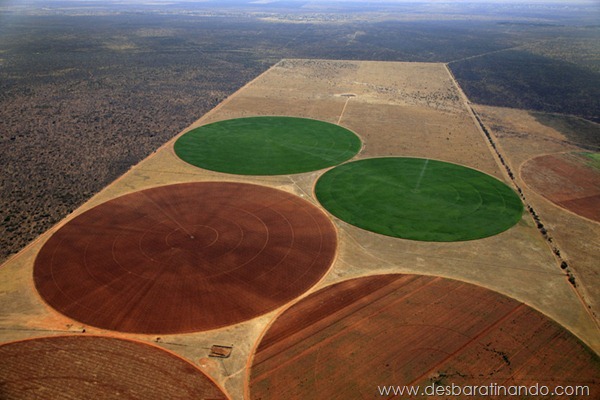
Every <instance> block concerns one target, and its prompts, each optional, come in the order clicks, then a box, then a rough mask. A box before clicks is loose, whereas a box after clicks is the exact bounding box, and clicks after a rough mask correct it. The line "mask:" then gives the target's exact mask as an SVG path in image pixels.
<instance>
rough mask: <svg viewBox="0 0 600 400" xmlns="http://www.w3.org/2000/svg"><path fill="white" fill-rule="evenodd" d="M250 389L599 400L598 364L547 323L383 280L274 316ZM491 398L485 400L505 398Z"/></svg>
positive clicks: (490, 297)
mask: <svg viewBox="0 0 600 400" xmlns="http://www.w3.org/2000/svg"><path fill="white" fill-rule="evenodd" d="M248 382H249V398H250V399H262V400H267V399H312V398H319V399H357V398H360V399H380V398H386V399H388V398H409V397H410V398H427V397H428V396H424V395H419V396H407V395H406V393H405V396H398V394H396V395H394V393H393V392H391V393H390V392H386V390H389V389H390V388H391V387H398V386H399V387H402V386H404V385H406V386H409V385H411V386H413V387H417V386H419V387H420V393H423V391H425V390H426V389H425V388H426V387H429V388H430V389H432V388H431V386H432V385H435V386H438V387H442V389H444V388H443V387H444V386H445V387H451V386H452V385H455V387H462V388H467V387H468V386H470V387H473V386H485V387H487V388H488V389H489V388H490V386H492V385H494V384H496V385H497V386H500V385H502V386H505V387H510V386H527V387H530V386H531V387H533V386H534V385H536V384H537V385H538V386H542V385H544V386H547V387H548V390H549V391H553V390H554V389H555V388H556V387H557V386H559V385H560V386H565V385H572V386H573V387H575V386H587V387H588V389H589V398H599V396H600V359H599V358H598V356H597V355H596V354H594V353H593V351H592V350H590V349H589V348H588V347H586V346H585V345H584V344H583V343H581V342H580V341H579V340H578V339H577V338H576V337H575V336H573V335H572V334H571V333H570V332H568V331H567V330H565V329H564V328H562V327H561V326H560V325H558V324H557V323H555V322H554V321H552V320H550V319H548V318H547V317H546V316H544V315H543V314H541V313H539V312H537V311H535V310H533V309H532V308H530V307H528V306H526V305H525V304H523V303H520V302H518V301H515V300H513V299H510V298H507V297H505V296H503V295H500V294H498V293H495V292H492V291H490V290H487V289H484V288H482V287H478V286H475V285H471V284H468V283H464V282H459V281H455V280H451V279H445V278H439V277H432V276H418V275H380V276H370V277H365V278H358V279H351V280H349V281H344V282H341V283H337V284H335V285H332V286H328V287H325V288H323V289H321V290H319V291H317V292H315V293H313V294H311V295H309V296H307V297H305V298H303V299H302V300H300V301H299V302H298V303H295V304H294V305H293V306H291V307H290V308H288V309H287V310H286V311H284V312H283V313H282V314H281V315H279V316H278V317H277V319H276V320H275V321H274V322H273V324H272V325H271V326H270V327H269V328H268V330H267V331H266V333H265V334H264V336H263V337H262V339H261V340H260V343H259V344H258V347H257V348H256V351H255V354H254V358H253V360H252V364H251V367H250V371H249V380H248ZM392 390H393V389H392ZM490 390H491V389H490ZM496 393H497V395H496V396H493V395H492V394H494V392H491V391H490V392H488V395H490V397H491V398H508V397H512V396H509V395H507V394H506V393H503V392H496ZM509 393H510V392H509ZM540 393H541V392H540ZM429 394H430V395H431V394H432V393H431V392H430V393H429ZM442 394H445V395H442V396H440V397H442V398H453V399H454V398H457V399H462V398H469V397H471V396H469V395H468V393H466V392H465V393H462V396H461V395H450V393H442ZM455 394H457V393H456V392H455ZM474 394H475V395H474V396H473V397H474V398H479V399H481V398H486V397H488V396H486V395H485V393H482V392H475V393H474ZM477 394H479V395H477ZM503 394H504V395H503ZM430 397H431V396H430ZM433 397H435V396H433ZM541 397H543V398H546V396H526V395H521V396H516V395H515V398H541ZM576 397H577V396H576ZM587 397H588V396H580V397H577V398H587Z"/></svg>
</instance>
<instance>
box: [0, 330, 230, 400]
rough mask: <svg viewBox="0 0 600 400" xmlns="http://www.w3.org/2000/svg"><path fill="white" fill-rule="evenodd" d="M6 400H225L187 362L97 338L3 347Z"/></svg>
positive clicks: (1, 380) (0, 366)
mask: <svg viewBox="0 0 600 400" xmlns="http://www.w3.org/2000/svg"><path fill="white" fill-rule="evenodd" d="M0 360H2V362H0V398H2V399H19V400H24V399H117V398H119V399H121V398H122V399H140V400H150V399H157V400H163V399H181V400H188V399H227V396H226V395H225V394H224V393H223V392H222V391H221V389H219V387H218V386H217V385H216V384H215V383H214V382H213V381H212V380H210V379H209V378H208V377H207V376H206V375H204V374H203V373H202V372H201V371H200V370H198V369H197V368H195V367H194V366H193V365H192V364H190V363H188V362H187V361H184V360H183V359H181V358H179V357H177V356H175V355H173V354H171V353H168V352H166V351H164V350H161V349H159V348H157V347H154V346H150V345H146V344H142V343H138V342H132V341H127V340H121V339H112V338H105V337H94V336H91V337H90V336H68V337H48V338H42V339H33V340H26V341H22V342H14V343H9V344H5V345H2V346H0Z"/></svg>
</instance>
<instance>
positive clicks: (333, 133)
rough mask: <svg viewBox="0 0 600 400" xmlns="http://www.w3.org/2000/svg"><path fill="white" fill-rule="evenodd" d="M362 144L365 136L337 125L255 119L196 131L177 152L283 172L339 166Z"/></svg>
mask: <svg viewBox="0 0 600 400" xmlns="http://www.w3.org/2000/svg"><path fill="white" fill-rule="evenodd" d="M360 147H361V142H360V139H359V138H358V137H357V136H356V135H355V134H354V133H352V132H351V131H349V130H347V129H345V128H342V127H340V126H338V125H334V124H330V123H327V122H322V121H316V120H311V119H304V118H292V117H251V118H239V119H232V120H226V121H220V122H215V123H213V124H209V125H204V126H201V127H199V128H196V129H194V130H191V131H190V132H188V133H186V134H185V135H183V136H182V137H180V138H179V139H178V140H177V142H175V153H177V155H178V156H179V157H180V158H181V159H182V160H184V161H186V162H188V163H190V164H192V165H195V166H197V167H201V168H205V169H209V170H213V171H219V172H227V173H231V174H240V175H283V174H297V173H301V172H308V171H315V170H319V169H322V168H326V167H330V166H333V165H337V164H339V163H341V162H343V161H346V160H348V159H350V158H352V157H353V156H354V155H355V154H356V153H358V151H359V150H360Z"/></svg>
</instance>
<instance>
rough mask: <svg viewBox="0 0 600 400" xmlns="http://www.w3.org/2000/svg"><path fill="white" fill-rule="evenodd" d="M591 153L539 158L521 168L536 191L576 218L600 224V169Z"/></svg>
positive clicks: (563, 154) (523, 175)
mask: <svg viewBox="0 0 600 400" xmlns="http://www.w3.org/2000/svg"><path fill="white" fill-rule="evenodd" d="M593 156H594V154H591V153H583V154H581V153H579V154H577V153H561V154H550V155H547V156H540V157H536V158H534V159H532V160H529V161H527V162H526V163H525V164H523V166H522V167H521V176H522V178H523V180H524V181H525V183H526V184H527V185H528V186H529V187H531V188H532V189H533V190H535V191H536V192H538V193H539V194H541V195H542V196H544V197H546V198H547V199H548V200H550V201H551V202H553V203H555V204H556V205H559V206H561V207H563V208H565V209H567V210H569V211H572V212H574V213H575V214H578V215H581V216H584V217H586V218H589V219H591V220H594V221H596V222H600V167H599V166H598V165H596V164H598V163H599V162H598V161H597V160H595V159H594V157H593Z"/></svg>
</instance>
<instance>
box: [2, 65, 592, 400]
mask: <svg viewBox="0 0 600 400" xmlns="http://www.w3.org/2000/svg"><path fill="white" fill-rule="evenodd" d="M348 93H352V94H354V95H355V96H354V97H348V96H343V95H344V94H348ZM465 101H466V100H465V99H464V98H463V97H462V94H461V92H460V91H459V90H458V88H457V86H456V85H455V84H454V82H453V80H452V77H451V76H450V74H449V72H448V70H447V69H446V68H445V66H444V65H442V64H426V63H396V62H381V63H379V62H355V61H326V60H284V61H283V62H281V63H279V64H277V65H275V66H274V67H272V68H271V69H269V70H268V71H267V72H266V73H264V74H262V75H260V76H259V77H258V78H256V79H255V80H253V81H251V82H249V83H248V84H247V85H246V86H244V87H243V88H242V89H241V90H239V91H238V92H236V93H235V94H234V95H233V96H231V97H229V98H228V99H227V100H225V101H223V102H222V103H220V104H219V105H218V106H217V107H216V108H215V109H213V110H212V111H211V112H209V113H208V114H207V115H205V116H204V117H202V118H201V119H199V120H198V121H196V122H195V123H194V124H192V126H190V127H189V128H188V129H191V128H192V127H197V126H200V125H203V124H206V123H210V122H214V121H219V120H224V119H228V118H237V117H243V116H256V115H290V116H295V117H305V118H314V119H319V120H322V121H327V122H331V123H339V124H340V125H342V126H344V127H346V128H348V129H351V130H352V131H354V132H355V133H357V134H358V135H359V136H360V137H361V139H362V140H363V143H364V147H363V149H362V151H361V152H360V153H359V154H358V155H357V156H356V157H355V159H360V158H366V157H380V156H388V155H395V156H405V157H426V158H434V159H440V160H443V161H448V162H454V163H457V164H461V165H464V166H467V167H470V168H475V169H478V170H480V171H483V172H486V173H488V174H490V175H493V176H495V177H497V178H499V179H501V180H503V181H504V182H506V183H508V184H512V180H511V179H509V177H508V175H507V174H506V172H505V170H504V167H503V166H502V165H501V164H500V162H499V161H498V160H497V159H496V158H495V155H494V152H493V151H492V148H491V147H490V145H489V144H488V143H487V139H486V137H485V135H484V134H483V133H482V132H481V131H480V130H479V129H478V125H477V124H476V121H475V119H474V118H473V117H471V115H470V114H469V112H468V109H467V107H466V102H465ZM478 111H481V110H480V109H479V108H478ZM480 115H481V116H482V118H483V119H484V122H485V123H486V125H487V126H493V127H494V132H496V130H495V127H496V125H493V124H488V122H489V121H490V120H489V118H488V116H489V114H488V113H486V114H485V115H483V113H480ZM523 115H524V116H526V117H527V118H529V119H527V121H526V124H525V125H523V126H518V127H514V129H513V130H511V132H514V133H511V135H514V136H515V138H516V140H515V141H514V146H513V145H512V144H511V146H510V147H508V146H506V147H505V144H506V143H505V142H504V141H503V139H504V138H502V139H501V140H502V142H501V145H502V150H503V152H504V154H505V160H507V162H509V163H510V165H511V167H512V170H513V171H518V170H519V168H518V166H519V165H520V164H521V163H522V162H525V161H527V160H528V159H530V158H532V157H535V156H538V155H541V154H548V153H556V152H564V151H575V150H577V148H576V147H570V148H568V149H566V150H565V148H564V145H565V143H564V136H562V135H561V134H560V133H558V132H556V131H554V130H553V129H551V128H549V127H545V126H543V125H541V124H537V125H535V126H538V127H540V129H542V130H543V131H542V132H541V133H538V132H534V133H533V134H530V133H523V132H527V130H526V129H525V128H526V127H527V126H532V125H529V124H530V122H531V121H533V122H535V119H534V118H533V117H529V116H528V114H527V113H526V112H521V114H518V115H515V114H510V115H508V117H507V119H506V120H504V119H503V120H502V121H500V120H499V121H498V126H505V124H506V123H507V121H508V122H511V123H519V124H520V122H521V121H523V118H524V117H523ZM500 124H502V125H500ZM511 129H512V128H511ZM184 132H185V131H184ZM184 132H182V133H181V134H183V133H184ZM533 135H535V140H526V141H525V142H523V141H522V140H523V138H527V137H528V136H533ZM174 140H175V139H173V140H171V141H169V142H168V143H166V144H165V145H163V146H162V147H161V148H159V149H158V150H157V151H156V153H154V154H153V155H151V156H150V157H148V158H147V159H145V160H144V161H142V162H141V163H139V164H138V165H136V166H134V167H133V168H131V170H130V171H129V172H127V173H126V174H125V175H123V176H122V177H121V178H119V179H118V180H116V181H115V182H113V183H112V184H111V185H109V186H107V187H106V188H105V189H104V190H102V191H101V192H100V193H98V194H97V195H96V196H94V197H92V199H91V200H90V201H88V202H86V203H85V204H84V205H82V206H81V207H79V208H78V209H76V210H75V211H74V212H73V214H72V215H70V216H68V217H67V218H66V219H65V220H64V221H62V222H61V223H59V225H58V226H57V227H55V228H53V229H51V230H50V231H48V232H47V233H45V234H43V235H41V236H40V237H39V238H38V240H36V241H35V242H34V243H32V244H31V245H30V246H29V247H27V248H26V249H24V250H23V251H21V252H20V253H18V254H17V255H16V256H15V257H14V258H12V259H10V260H9V261H8V262H6V263H5V264H3V266H2V269H0V278H1V279H0V327H1V328H2V329H0V341H2V342H7V341H13V340H19V339H24V338H32V337H39V336H47V335H52V334H56V333H59V332H64V333H70V334H80V332H81V331H82V330H83V329H86V331H87V333H93V334H98V335H120V336H124V337H127V338H134V339H138V340H142V341H148V342H156V343H157V344H158V345H159V346H161V347H164V348H166V349H169V350H171V351H174V352H176V353H177V354H179V355H181V356H182V357H185V358H186V359H187V360H190V361H191V362H193V363H194V364H195V365H197V366H198V368H200V369H201V370H202V371H204V372H206V373H207V374H209V375H210V376H211V377H212V378H214V379H215V381H216V382H218V383H219V384H220V385H221V386H222V387H224V388H225V389H226V390H227V392H228V394H229V395H230V396H231V397H232V398H235V399H242V398H244V390H245V387H246V384H247V381H248V376H247V372H248V367H249V363H248V362H249V360H250V359H251V358H252V354H253V353H254V350H255V349H256V346H257V344H258V343H259V341H260V338H261V337H262V336H263V335H264V332H265V331H266V329H267V327H268V326H270V324H272V323H275V324H276V323H277V322H274V321H275V319H276V317H277V315H278V314H279V313H281V312H282V309H283V308H285V307H289V306H290V305H291V303H293V302H294V301H295V300H292V299H291V298H290V299H289V300H287V302H286V304H280V308H277V309H275V310H273V311H271V312H269V313H267V314H263V315H260V316H257V317H255V318H253V319H252V320H249V321H246V322H240V323H237V324H235V325H231V326H227V327H222V328H219V329H213V330H210V331H203V332H199V333H187V334H169V335H160V336H158V335H150V334H141V333H138V334H133V333H126V334H125V333H123V334H119V333H116V332H113V331H107V330H106V329H101V328H95V327H93V326H90V325H86V324H83V323H81V322H77V321H76V320H73V319H72V318H69V317H67V316H64V315H62V314H60V313H59V312H57V311H56V310H54V309H52V308H51V307H49V306H47V305H46V303H45V302H44V300H43V299H42V298H41V297H40V296H39V295H38V294H37V292H36V290H35V287H34V284H33V279H32V276H33V265H34V263H35V258H36V256H37V253H38V252H39V251H40V249H41V248H42V247H43V245H44V243H45V242H46V241H48V240H51V239H50V238H51V236H52V234H54V233H55V232H57V231H58V232H60V228H61V227H62V226H66V225H68V224H69V221H72V220H74V218H76V217H77V216H78V215H82V214H83V213H84V212H85V211H87V210H90V209H93V208H94V207H95V206H98V205H100V204H102V203H104V202H107V201H110V200H113V199H115V198H118V197H119V196H122V195H125V194H128V193H132V192H137V191H140V190H144V189H150V188H154V187H157V186H161V185H172V184H176V183H186V182H236V183H252V184H258V185H261V186H264V187H270V188H275V189H279V190H281V191H285V192H287V193H290V194H293V195H295V196H298V197H301V198H303V199H305V200H306V201H308V202H309V203H312V204H313V205H314V206H315V207H316V208H317V209H320V210H322V208H321V207H320V205H319V204H318V202H317V201H316V198H315V197H314V193H313V190H314V185H315V182H316V180H317V179H318V178H319V176H320V175H321V174H322V173H323V172H324V171H316V172H310V173H304V174H296V175H284V176H264V177H257V176H245V177H242V176H235V175H229V174H223V173H218V172H212V171H207V170H203V169H200V168H196V167H193V166H191V165H189V164H187V163H185V162H183V161H181V160H180V159H179V158H178V157H177V156H176V155H175V153H174V151H173V147H172V146H173V142H174ZM515 160H517V162H516V164H515ZM515 165H516V166H517V167H515ZM519 179H520V178H518V177H517V181H518V182H519V184H522V183H523V182H522V181H521V180H519ZM524 190H525V191H527V198H528V200H531V201H532V202H533V203H534V205H535V206H536V210H537V211H538V212H539V213H540V215H542V217H543V218H544V219H545V224H546V226H547V227H548V229H549V230H551V231H552V232H554V233H553V237H554V238H555V243H560V244H561V251H562V252H563V255H564V256H566V257H568V260H569V263H571V262H572V263H573V265H574V270H575V271H576V272H578V273H579V275H578V276H577V282H578V284H581V285H592V286H590V287H592V289H593V284H594V282H597V280H595V279H597V274H598V272H597V271H596V272H594V271H595V269H594V268H593V265H594V262H595V260H597V255H598V253H597V245H595V244H597V243H598V240H597V237H596V236H595V235H596V234H597V229H598V227H599V226H600V225H599V224H597V223H595V222H593V221H590V220H587V219H584V218H581V217H579V216H577V215H574V214H572V213H570V212H567V211H565V210H564V209H562V208H559V207H557V206H555V205H554V204H553V203H551V202H549V201H547V200H545V199H544V198H543V197H542V196H539V195H537V194H536V193H535V192H533V191H531V190H529V189H528V188H524ZM534 196H537V197H535V198H533V197H534ZM542 203H543V206H540V204H542ZM550 209H552V210H555V209H556V210H559V212H554V211H553V212H551V213H549V212H548V210H550ZM322 211H323V210H322ZM323 212H324V211H323ZM325 214H327V213H325ZM551 215H552V216H558V217H559V220H558V222H560V224H563V223H564V225H561V226H564V227H568V229H560V230H559V231H560V232H564V235H563V236H559V234H558V233H556V232H555V226H557V225H554V224H555V223H557V220H556V219H554V220H550V216H551ZM565 216H567V217H568V219H564V220H563V218H565ZM573 218H575V219H576V220H575V223H573V220H572V219H573ZM328 219H329V220H330V221H331V222H332V223H333V225H334V227H335V231H336V233H337V243H338V246H337V253H336V256H335V260H334V261H333V264H332V265H331V267H330V268H329V270H328V271H327V272H326V273H325V274H324V275H323V277H322V279H320V280H319V281H318V282H314V283H313V285H314V286H312V287H311V288H310V289H308V291H307V292H306V294H303V295H300V296H299V297H302V296H305V295H310V293H311V292H313V291H317V290H319V289H321V288H323V287H326V286H329V285H332V284H335V283H338V282H342V281H347V280H352V279H353V278H357V277H365V276H371V275H382V274H410V275H427V276H439V277H444V278H451V279H454V280H457V281H460V282H468V283H471V284H474V285H476V286H480V287H482V288H485V289H488V290H491V291H492V292H496V293H501V294H502V295H505V296H508V298H512V299H514V301H516V302H520V303H524V304H526V306H521V308H522V309H524V310H529V307H531V308H532V309H535V310H538V311H541V312H542V313H543V314H544V315H546V316H547V318H549V319H552V320H555V321H556V322H557V323H559V324H560V325H562V326H563V327H565V328H566V329H568V330H569V331H571V332H572V333H573V334H574V335H576V336H577V337H579V338H580V339H581V340H582V341H583V342H585V343H586V344H587V345H588V346H590V347H591V348H592V349H593V351H596V352H600V333H599V331H598V325H597V324H596V321H595V320H594V319H593V318H592V316H591V315H590V312H589V309H588V308H587V305H586V303H584V302H582V300H581V298H580V296H579V294H580V292H578V291H576V290H575V289H574V288H573V286H572V285H571V284H570V283H569V281H568V280H567V276H566V274H565V272H564V271H563V270H561V268H560V263H559V262H558V261H557V259H556V257H555V255H554V253H553V249H552V247H551V246H549V245H548V242H547V240H546V239H545V238H544V237H543V236H542V235H541V234H540V231H539V230H538V229H537V227H536V223H535V221H534V220H533V219H532V218H531V217H530V216H529V215H528V214H524V218H522V219H521V221H519V222H518V223H517V224H516V225H515V226H514V227H513V228H511V229H509V230H507V231H505V232H503V233H501V234H498V235H495V236H492V237H489V238H485V239H481V240H475V241H472V242H468V243H464V242H462V243H428V242H415V241H410V240H402V239H397V238H390V237H385V236H382V235H378V234H375V233H372V232H368V231H364V230H362V229H360V228H356V227H354V226H351V225H348V224H346V223H344V222H342V221H339V220H337V219H335V218H333V217H331V216H328ZM546 221H548V222H546ZM582 221H583V222H582ZM567 222H570V225H567ZM588 238H589V240H588ZM566 243H569V246H571V247H567V245H566ZM573 246H574V247H573ZM574 249H577V250H578V251H579V252H578V254H573V253H574V251H575V250H574ZM584 265H587V266H588V267H587V269H585V268H583V266H584ZM582 268H583V270H587V271H588V272H589V274H588V275H583V274H581V272H580V271H581V270H582ZM593 274H596V277H594V275H593ZM469 287H472V286H469ZM582 287H583V286H582ZM596 287H600V285H596ZM305 290H307V289H305ZM480 290H483V289H480ZM578 290H579V288H578ZM485 293H488V291H487V290H486V291H485ZM294 296H298V294H296V295H294ZM485 296H488V294H486V295H485ZM500 297H502V296H500ZM502 298H503V297H502ZM511 301H512V300H511ZM545 321H547V320H545ZM389 323H390V324H391V322H389ZM540 326H541V328H540V329H541V330H540V332H539V335H542V334H543V333H544V332H545V331H546V329H548V332H551V333H552V332H554V331H553V329H555V328H553V327H552V326H553V325H549V327H548V328H546V327H545V326H546V325H540ZM503 329H505V331H506V332H508V333H510V331H511V328H509V327H505V328H503ZM394 338H395V339H397V337H394ZM546 343H550V344H551V345H552V346H555V345H556V346H557V344H556V343H554V342H552V340H551V339H548V340H547V341H546ZM215 344H221V345H227V346H231V347H232V352H231V356H230V357H229V358H226V359H215V358H210V357H209V354H210V349H211V346H213V345H215ZM558 347H560V346H558ZM381 348H382V346H381V343H379V342H373V343H369V347H365V348H362V349H360V351H359V349H358V348H357V349H356V350H357V352H359V353H360V352H371V353H373V354H375V355H374V356H375V357H379V355H378V353H379V352H380V350H381ZM348 357H349V356H348ZM415 362H416V360H415ZM503 362H504V361H503V360H502V357H501V356H499V358H498V363H499V364H500V365H502V364H501V363H503ZM564 362H565V363H568V362H569V361H568V357H565V361H564ZM386 371H388V370H387V369H386V367H385V365H383V366H382V367H381V369H380V370H379V373H380V374H381V375H382V376H386V375H385V374H386V373H387V372H386ZM482 371H483V373H486V371H487V370H485V369H484V370H482ZM528 374H530V375H531V376H532V377H536V375H535V371H531V372H530V373H528ZM379 381H380V380H378V381H377V382H379ZM392 383H393V382H392Z"/></svg>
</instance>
